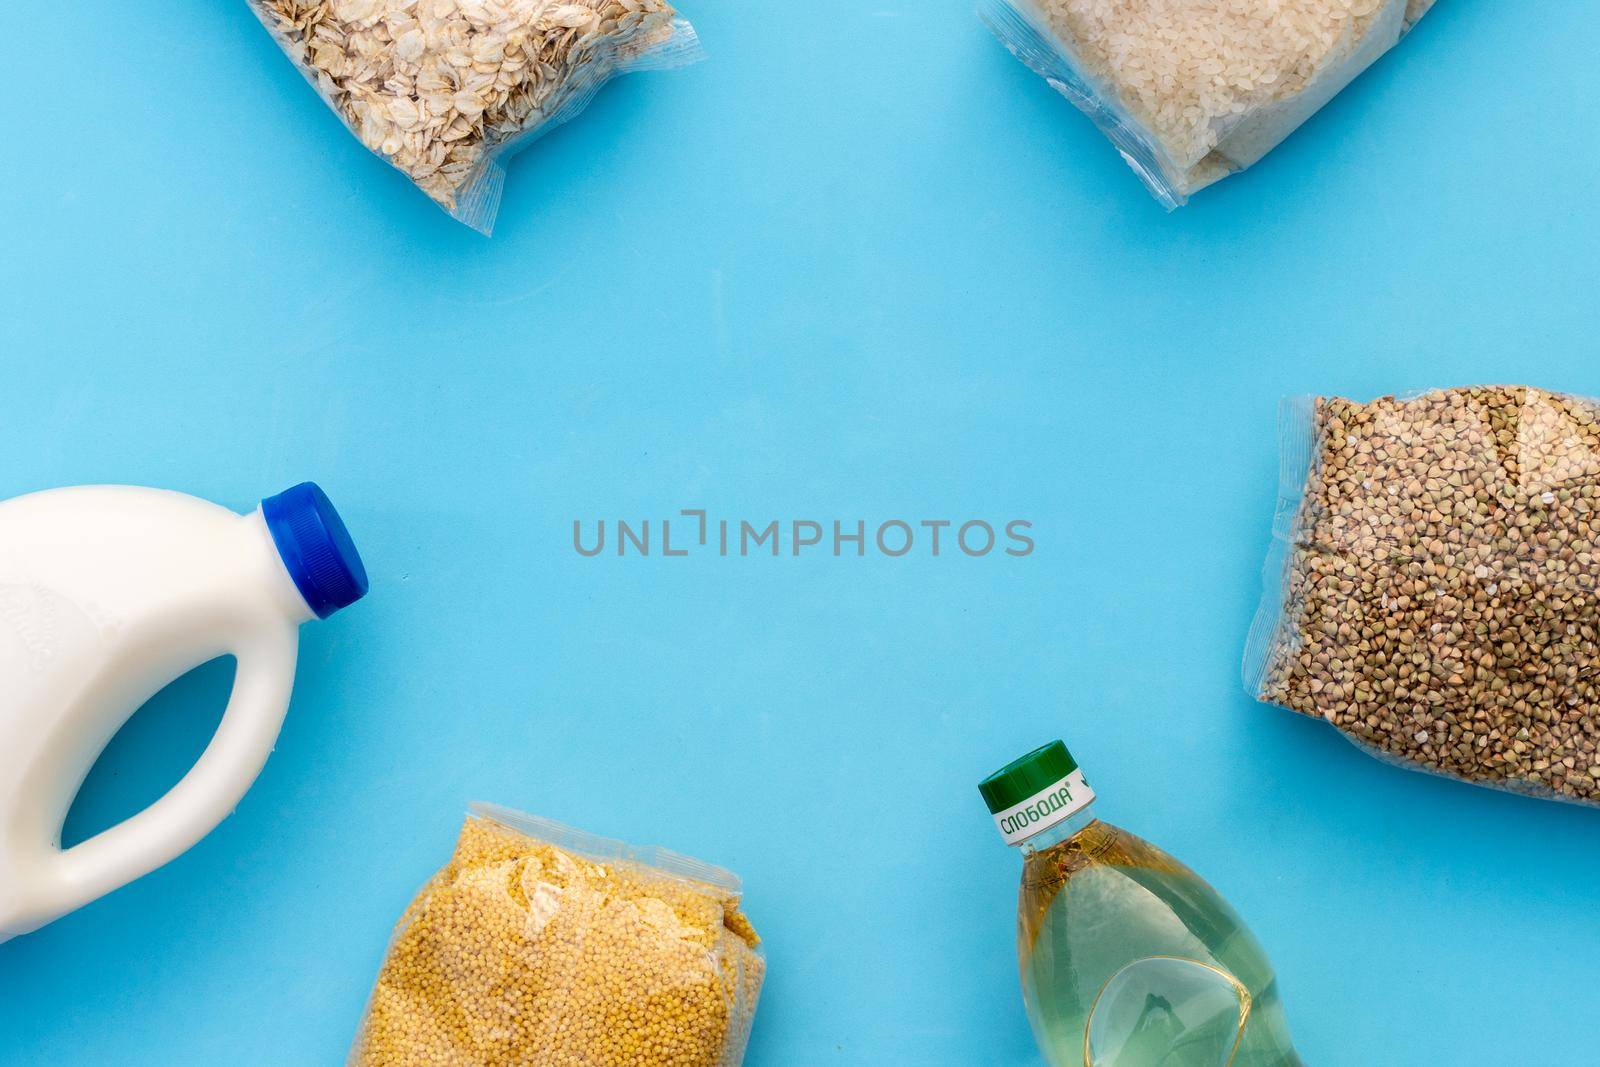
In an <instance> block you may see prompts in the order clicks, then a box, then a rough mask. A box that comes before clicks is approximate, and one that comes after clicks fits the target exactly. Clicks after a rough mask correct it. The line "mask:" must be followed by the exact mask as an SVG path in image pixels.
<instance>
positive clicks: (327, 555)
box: [261, 482, 368, 619]
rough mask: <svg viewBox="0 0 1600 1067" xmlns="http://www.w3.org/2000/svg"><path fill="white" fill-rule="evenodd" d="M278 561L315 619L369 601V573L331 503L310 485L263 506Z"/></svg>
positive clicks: (262, 512)
mask: <svg viewBox="0 0 1600 1067" xmlns="http://www.w3.org/2000/svg"><path fill="white" fill-rule="evenodd" d="M261 515H262V517H263V518H264V519H266V520H267V530H268V532H270V533H271V534H272V542H273V544H275V545H277V546H278V555H280V556H282V557H283V565H284V567H285V568H286V569H287V570H288V571H289V577H291V578H293V579H294V585H295V588H296V589H298V590H300V595H301V596H302V597H304V598H305V602H306V606H307V607H309V608H310V609H311V610H312V611H313V612H315V613H316V616H317V618H319V619H326V618H327V617H328V616H329V615H332V614H333V613H334V612H336V611H338V610H339V609H340V608H347V607H349V606H350V605H351V604H354V603H355V602H356V601H358V600H360V599H361V598H362V597H364V596H366V595H367V585H368V582H367V568H366V567H365V566H363V565H362V563H361V553H359V552H357V551H356V545H355V542H354V541H352V540H351V539H350V531H349V530H347V529H345V525H344V520H343V519H341V518H339V513H338V512H337V511H335V510H334V507H333V502H332V501H331V500H329V499H328V494H327V493H324V492H323V491H322V490H321V489H320V488H318V487H317V485H316V484H315V483H313V482H301V483H300V484H299V485H297V486H295V487H294V488H293V489H285V490H284V491H283V492H281V493H279V494H278V495H277V496H269V497H267V499H265V500H263V501H262V502H261Z"/></svg>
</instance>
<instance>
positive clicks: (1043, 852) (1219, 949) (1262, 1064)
mask: <svg viewBox="0 0 1600 1067" xmlns="http://www.w3.org/2000/svg"><path fill="white" fill-rule="evenodd" d="M978 788H979V791H980V792H981V793H982V794H983V799H984V800H985V801H986V802H987V803H988V805H989V811H990V812H991V813H993V815H994V817H995V822H996V824H997V825H998V826H999V827H1000V833H1001V835H1002V836H1004V837H1005V840H1006V844H1008V845H1013V846H1016V847H1020V848H1021V849H1022V855H1023V871H1022V893H1021V897H1020V903H1019V907H1018V912H1017V959H1018V964H1019V967H1020V970H1021V973H1022V997H1023V1002H1024V1004H1025V1005H1026V1007H1027V1010H1028V1021H1029V1022H1030V1023H1031V1024H1032V1025H1033V1032H1034V1036H1035V1037H1036V1038H1037V1039H1038V1042H1039V1046H1040V1048H1041V1049H1043V1051H1044V1054H1045V1057H1046V1059H1048V1060H1049V1062H1050V1064H1051V1067H1304V1065H1303V1064H1302V1063H1301V1061H1300V1058H1299V1057H1298V1056H1297V1055H1296V1054H1295V1052H1294V1048H1293V1046H1292V1044H1291V1043H1290V1040H1289V1028H1288V1024H1287V1023H1286V1022H1285V1020H1284V1016H1283V1006H1282V1004H1281V1003H1280V1002H1279V999H1278V983H1277V978H1276V977H1275V976H1274V974H1273V971H1272V964H1271V963H1269V962H1268V961H1267V957H1266V955H1265V953H1263V952H1262V951H1261V946H1260V945H1258V944H1257V943H1256V939H1255V938H1254V937H1253V936H1251V934H1250V931H1249V930H1247V929H1246V928H1245V926H1244V924H1243V923H1242V922H1241V921H1240V919H1239V916H1238V915H1236V914H1234V911H1233V909H1232V908H1230V907H1229V906H1228V904H1227V902H1226V901H1224V900H1223V899H1222V898H1221V897H1220V896H1218V895H1217V892H1216V890H1214V889H1212V888H1211V887H1210V886H1209V885H1207V884H1206V883H1205V882H1204V881H1203V880H1201V878H1200V877H1199V876H1198V875H1196V874H1195V873H1194V872H1193V871H1191V870H1189V868H1187V867H1185V866H1184V865H1183V864H1181V863H1179V862H1178V861H1177V860H1175V859H1173V858H1172V857H1171V856H1168V855H1167V854H1166V853H1165V852H1162V851H1161V850H1160V849H1158V848H1156V847H1155V846H1154V845H1151V844H1149V843H1147V842H1145V841H1141V840H1140V839H1139V838H1137V837H1135V836H1133V835H1132V834H1130V833H1128V832H1127V831H1126V830H1119V829H1117V828H1116V827H1115V826H1110V825H1108V824H1106V823H1103V822H1100V821H1098V820H1097V819H1095V818H1093V817H1092V816H1091V815H1090V814H1089V807H1090V805H1091V804H1093V803H1094V790H1092V789H1090V788H1089V785H1088V783H1087V782H1085V781H1084V779H1083V772H1082V771H1081V770H1079V769H1078V764H1077V762H1076V761H1075V760H1074V759H1073V758H1072V755H1071V754H1070V753H1069V752H1068V751H1067V748H1066V746H1065V745H1063V744H1062V743H1061V742H1060V741H1056V742H1054V743H1053V744H1049V745H1046V746H1044V747H1043V748H1041V749H1037V750H1036V751H1033V752H1030V753H1029V754H1028V755H1026V756H1023V757H1022V758H1021V759H1019V760H1017V761H1016V762H1015V763H1012V764H1010V765H1009V766H1007V767H1005V768H1003V769H1001V770H999V771H997V772H995V773H994V774H992V775H990V776H989V777H988V778H986V779H984V781H983V782H982V784H981V785H980V786H979V787H978Z"/></svg>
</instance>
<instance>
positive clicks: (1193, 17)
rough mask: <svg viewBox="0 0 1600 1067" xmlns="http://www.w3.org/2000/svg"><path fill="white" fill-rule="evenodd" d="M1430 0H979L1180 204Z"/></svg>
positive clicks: (1300, 116) (1329, 95) (1270, 143)
mask: <svg viewBox="0 0 1600 1067" xmlns="http://www.w3.org/2000/svg"><path fill="white" fill-rule="evenodd" d="M1433 2H1434V0H980V2H979V13H980V15H981V16H982V17H983V19H984V21H985V22H986V23H987V24H988V25H989V27H990V29H992V30H993V31H994V32H995V34H996V35H997V36H998V37H999V38H1000V40H1001V41H1002V42H1003V43H1004V44H1005V45H1006V47H1007V48H1009V49H1010V50H1011V51H1012V53H1013V54H1015V55H1016V56H1017V58H1019V59H1021V60H1022V61H1023V62H1024V63H1026V64H1027V65H1028V66H1029V67H1031V68H1033V69H1034V70H1035V71H1037V72H1038V73H1039V74H1040V75H1042V76H1043V77H1044V78H1045V79H1046V80H1047V81H1049V83H1050V84H1051V85H1052V86H1053V87H1054V88H1055V89H1056V90H1057V91H1059V92H1060V93H1061V94H1062V95H1064V96H1065V97H1066V98H1067V99H1068V100H1071V101H1072V102H1073V103H1074V104H1075V105H1077V107H1078V108H1079V109H1080V110H1082V111H1083V112H1084V113H1085V114H1086V115H1088V116H1089V117H1090V118H1091V119H1093V120H1094V122H1095V124H1096V125H1098V126H1099V127H1100V129H1101V131H1102V132H1103V133H1105V135H1106V136H1107V137H1109V138H1110V139H1111V141H1112V143H1114V144H1115V145H1116V146H1117V148H1118V149H1119V150H1120V151H1121V152H1122V157H1123V158H1124V159H1125V160H1127V162H1128V164H1129V165H1130V166H1131V167H1133V169H1134V171H1136V172H1137V173H1138V175H1139V177H1140V178H1142V179H1143V180H1144V183H1145V185H1146V186H1148V187H1149V189H1150V191H1151V192H1152V193H1153V194H1155V197H1156V199H1158V200H1160V201H1161V203H1162V204H1164V205H1166V206H1167V207H1168V208H1176V207H1179V206H1181V205H1183V204H1184V203H1185V202H1187V201H1188V199H1189V197H1190V196H1191V195H1192V194H1193V193H1195V192H1198V191H1199V190H1201V189H1203V188H1205V187H1206V186H1208V185H1211V184H1212V183H1214V182H1217V181H1219V180H1221V179H1223V178H1226V177H1227V176H1228V175H1230V174H1234V173H1236V172H1238V171H1241V170H1244V169H1245V168H1246V167H1249V166H1251V165H1252V164H1254V163H1255V162H1256V161H1257V160H1259V159H1261V157H1262V156H1264V155H1266V154H1267V153H1268V152H1270V151H1271V150H1272V149H1273V148H1276V147H1277V146H1278V144H1279V143H1280V142H1282V141H1283V139H1284V138H1286V137H1288V136H1289V134H1291V133H1293V132H1294V131H1295V129H1296V128H1298V127H1299V126H1300V124H1301V123H1303V122H1305V121H1306V120H1307V119H1308V118H1310V117H1311V116H1312V115H1313V114H1315V113H1316V112H1317V111H1318V110H1320V109H1321V108H1322V106H1323V105H1324V104H1326V103H1327V102H1328V101H1329V100H1331V99H1333V98H1334V96H1336V95H1338V93H1339V91H1340V90H1342V89H1343V88H1344V87H1345V86H1346V85H1349V84H1350V82H1351V81H1353V80H1354V79H1355V78H1356V76H1357V75H1359V74H1360V73H1361V72H1362V71H1364V70H1366V69H1367V68H1368V67H1369V66H1371V65H1372V64H1373V63H1374V62H1375V61H1376V60H1377V59H1378V57H1380V56H1382V55H1383V54H1384V53H1385V52H1387V51H1388V50H1389V49H1390V48H1393V47H1394V45H1395V43H1396V42H1398V41H1399V40H1400V38H1401V37H1402V36H1403V35H1404V34H1405V33H1406V31H1408V30H1409V29H1410V28H1411V26H1412V25H1413V24H1414V23H1415V22H1416V21H1417V20H1418V19H1420V18H1421V17H1422V16H1423V15H1424V14H1426V13H1427V11H1428V9H1429V8H1431V7H1432V6H1433Z"/></svg>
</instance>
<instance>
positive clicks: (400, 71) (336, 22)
mask: <svg viewBox="0 0 1600 1067" xmlns="http://www.w3.org/2000/svg"><path fill="white" fill-rule="evenodd" d="M247 2H248V3H249V5H250V8H251V10H252V11H254V12H255V13H256V16H257V17H258V18H259V19H260V20H261V22H262V24H263V25H264V26H266V27H267V29H268V30H269V31H271V33H272V35H273V37H275V38H276V39H277V41H278V43H279V44H280V45H281V46H282V47H283V50H284V52H285V53H287V54H288V56H289V57H290V58H291V59H292V60H294V62H295V65H296V66H297V67H299V68H300V72H301V73H302V74H304V75H305V77H306V80H308V81H309V82H311V84H312V85H313V86H315V87H316V89H317V92H318V93H320V94H321V96H322V98H323V99H324V100H325V101H327V103H328V106H329V107H331V108H333V110H334V112H335V113H337V114H338V115H339V117H340V118H341V119H343V120H344V123H345V125H346V126H348V127H349V128H350V132H351V133H353V134H355V135H356V137H357V139H358V140H360V141H361V143H362V144H364V145H366V146H367V147H368V148H369V149H371V150H372V151H373V152H374V153H375V154H377V155H378V156H379V157H380V158H382V159H384V160H386V161H388V162H389V163H390V164H392V165H393V166H394V167H395V168H396V169H398V170H400V171H401V172H402V173H404V174H405V175H406V176H407V177H409V178H410V179H411V180H412V182H414V183H415V184H416V186H417V187H418V188H419V189H421V190H422V191H423V192H425V193H427V194H428V196H430V197H431V198H432V199H433V201H434V202H435V203H437V204H438V205H439V206H440V207H441V208H443V209H444V210H445V211H447V212H448V213H449V214H450V215H451V216H452V217H454V218H456V219H459V220H460V221H461V222H464V223H466V224H467V225H468V226H471V227H472V228H473V229H475V230H478V231H480V232H482V233H484V234H488V233H490V232H491V231H492V230H493V228H494V219H495V215H496V213H497V212H498V210H499V207H500V195H501V191H502V189H503V187H504V184H505V170H504V164H505V162H506V160H507V159H508V158H509V157H510V156H512V155H513V154H515V153H516V152H519V151H521V150H522V149H523V148H525V147H527V146H528V145H529V144H530V143H532V142H533V141H534V140H535V139H536V138H537V137H538V136H539V135H540V134H541V133H544V132H545V131H546V130H549V129H551V128H552V127H554V126H557V125H559V124H560V123H563V122H565V121H567V120H568V119H570V118H572V117H573V116H574V115H576V114H578V112H580V111H582V110H583V109H584V107H585V106H587V105H588V103H589V101H590V100H591V99H592V98H593V97H594V94H595V93H596V92H597V91H598V90H599V89H600V87H601V86H603V85H604V84H605V83H606V82H608V81H610V80H611V79H612V78H613V77H615V76H616V75H619V74H626V73H630V72H632V71H637V70H647V69H664V68H668V67H675V66H681V65H683V64H685V63H690V62H693V61H694V60H696V59H698V58H700V56H701V51H700V46H699V41H698V39H697V38H696V36H695V33H694V29H693V27H691V26H690V25H689V23H688V21H687V20H686V19H683V18H681V17H679V16H678V15H677V13H676V11H675V10H674V9H673V8H672V7H671V5H670V4H669V3H667V0H247Z"/></svg>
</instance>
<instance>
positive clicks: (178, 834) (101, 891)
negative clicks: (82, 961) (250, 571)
mask: <svg viewBox="0 0 1600 1067" xmlns="http://www.w3.org/2000/svg"><path fill="white" fill-rule="evenodd" d="M235 644H236V645H237V647H235V648H234V649H233V650H232V652H233V655H234V658H235V660H236V664H237V665H236V667H235V672H234V681H233V692H232V693H231V694H229V697H228V706H227V708H226V709H225V710H224V711H223V713H222V720H221V722H220V723H218V725H217V732H216V733H215V734H214V735H213V736H212V738H211V741H210V743H209V744H207V745H206V749H205V751H204V752H202V753H201V754H200V758H199V759H198V760H196V761H195V764H194V766H193V767H191V768H190V769H189V772H188V773H187V774H185V775H184V776H183V778H182V779H181V780H180V781H179V782H178V784H177V785H175V786H173V787H172V789H171V790H169V791H168V792H167V793H166V795H164V796H163V797H161V798H160V799H159V800H157V801H156V802H155V803H153V804H151V805H150V806H149V807H147V808H145V809H144V810H143V811H141V812H139V813H138V814H137V815H134V816H132V817H130V818H128V819H126V820H124V821H123V822H120V823H118V824H117V825H115V826H113V827H110V828H109V829H107V830H104V831H102V832H101V833H99V834H96V835H95V836H94V837H91V838H89V839H88V840H87V841H84V842H82V843H80V844H78V845H75V846H73V847H72V848H69V849H65V850H59V851H57V852H56V875H57V876H56V877H55V878H54V879H52V880H51V883H52V884H51V885H50V887H49V889H47V890H46V892H49V893H52V894H53V896H54V898H55V899H53V900H49V901H48V902H46V906H47V907H49V909H50V911H51V912H52V913H53V914H55V915H64V914H66V913H67V912H69V911H72V910H74V909H76V908H80V907H82V906H83V905H85V904H87V903H89V902H90V901H92V900H97V899H98V898H100V897H102V896H105V895H106V894H107V893H110V892H111V891H112V890H115V889H120V888H121V887H122V886H125V885H127V884H128V883H129V882H132V881H134V880H135V879H138V878H142V877H143V876H145V875H147V874H149V873H150V872H151V871H154V870H155V869H156V868H158V867H161V866H162V865H164V864H166V863H169V862H171V861H172V860H174V859H176V858H177V857H178V856H180V855H182V854H183V853H184V852H186V851H187V850H189V849H190V848H192V847H194V845H195V844H197V843H198V842H199V841H200V839H201V838H202V837H204V836H205V835H206V834H208V833H210V832H211V831H212V830H214V829H215V828H216V827H217V825H218V824H219V823H221V822H222V820H223V819H225V818H227V817H228V816H229V815H230V814H232V812H233V809H234V808H235V807H236V806H237V805H238V803H239V801H240V799H241V798H243V796H244V794H245V791H246V790H248V789H249V788H250V786H251V785H252V784H253V783H254V782H255V779H256V776H257V775H259V774H260V773H261V769H262V767H263V766H265V764H266V762H267V757H268V756H269V755H271V753H272V748H273V745H274V744H276V742H277V739H278V732H279V730H280V729H281V728H282V726H283V719H284V715H285V714H286V713H287V712H288V709H289V694H290V691H291V690H292V688H293V686H294V671H295V658H296V654H297V649H298V645H299V634H298V629H297V628H296V627H295V626H293V625H292V624H289V623H286V622H285V621H283V620H282V619H278V618H269V617H263V618H261V619H259V620H258V621H257V622H256V623H255V624H254V626H253V628H252V629H251V630H250V631H248V632H247V633H246V634H245V635H244V636H243V638H242V639H241V640H239V641H238V642H235Z"/></svg>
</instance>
